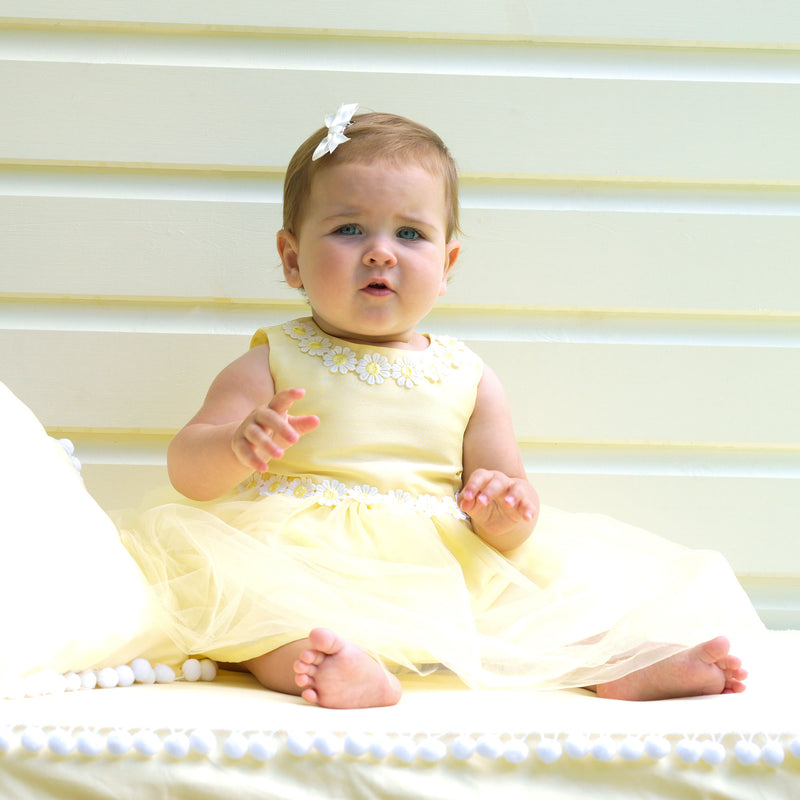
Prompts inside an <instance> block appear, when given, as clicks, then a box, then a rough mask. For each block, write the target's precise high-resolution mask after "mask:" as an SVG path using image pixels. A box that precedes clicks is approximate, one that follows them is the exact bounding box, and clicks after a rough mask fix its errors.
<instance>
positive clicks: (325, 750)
mask: <svg viewBox="0 0 800 800" xmlns="http://www.w3.org/2000/svg"><path fill="white" fill-rule="evenodd" d="M311 746H312V747H313V748H314V749H315V750H316V751H317V752H318V753H319V754H320V755H323V756H325V757H326V758H333V757H334V756H337V755H339V753H341V752H342V740H341V739H340V738H339V737H338V736H336V734H333V733H318V734H317V735H316V736H315V737H314V740H313V741H312V743H311Z"/></svg>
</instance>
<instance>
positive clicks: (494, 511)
mask: <svg viewBox="0 0 800 800" xmlns="http://www.w3.org/2000/svg"><path fill="white" fill-rule="evenodd" d="M458 505H459V508H460V509H461V510H462V511H463V512H464V513H465V514H469V515H470V517H472V523H473V526H474V528H475V531H476V533H478V534H479V535H480V536H482V538H486V539H487V540H489V539H492V540H494V537H502V536H503V535H505V534H510V533H511V532H512V531H513V532H516V533H518V532H519V529H520V528H524V529H526V533H525V537H523V538H527V535H528V534H530V532H531V531H532V530H533V526H534V524H535V522H536V517H537V516H538V514H539V499H538V497H537V495H536V491H535V490H534V488H533V486H531V485H530V483H529V482H528V481H527V480H526V479H525V478H510V477H509V476H508V475H506V474H505V473H503V472H499V471H498V470H486V469H476V470H475V471H474V472H473V473H472V475H470V476H469V479H468V480H467V482H466V484H464V488H463V489H462V490H461V492H460V493H459V495H458ZM512 538H514V539H516V538H517V537H516V536H515V537H512ZM490 543H491V544H493V545H495V546H498V547H499V549H502V550H505V549H508V548H506V547H502V546H501V542H500V541H497V542H495V541H491V542H490ZM512 546H513V545H512Z"/></svg>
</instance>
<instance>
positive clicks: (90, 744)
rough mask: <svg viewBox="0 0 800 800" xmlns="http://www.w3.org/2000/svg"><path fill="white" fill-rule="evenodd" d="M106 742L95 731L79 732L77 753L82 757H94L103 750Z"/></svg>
mask: <svg viewBox="0 0 800 800" xmlns="http://www.w3.org/2000/svg"><path fill="white" fill-rule="evenodd" d="M105 747H106V742H105V739H103V737H102V736H101V735H100V734H99V733H97V732H96V731H81V732H80V733H79V734H78V752H79V753H80V754H81V755H82V756H89V757H92V758H94V757H96V756H99V755H100V753H102V752H103V750H105Z"/></svg>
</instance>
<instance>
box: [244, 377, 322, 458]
mask: <svg viewBox="0 0 800 800" xmlns="http://www.w3.org/2000/svg"><path fill="white" fill-rule="evenodd" d="M305 393H306V392H305V389H284V390H283V391H282V392H278V394H276V395H275V396H274V397H273V398H272V400H270V402H269V403H267V404H266V405H262V406H259V407H258V408H256V409H255V410H253V411H252V412H251V413H250V414H248V416H247V417H246V418H245V420H244V421H243V422H242V424H241V425H239V427H238V428H237V429H236V431H235V432H234V434H233V439H231V449H232V450H233V452H234V455H235V456H236V458H238V459H239V461H241V463H242V464H244V465H245V466H246V467H248V468H249V469H251V470H253V471H255V472H266V470H267V468H268V466H269V461H270V459H273V458H282V457H283V454H284V451H285V450H286V448H287V447H290V446H291V445H293V444H294V443H295V442H296V441H297V440H298V439H299V438H300V437H301V436H302V435H303V434H304V433H308V432H309V431H313V430H314V428H316V427H317V426H318V425H319V417H315V416H313V415H308V416H304V417H293V416H290V414H289V409H290V408H291V407H292V403H294V401H295V400H299V399H300V398H301V397H303V396H304V395H305Z"/></svg>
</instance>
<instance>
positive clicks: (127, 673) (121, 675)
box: [114, 664, 136, 686]
mask: <svg viewBox="0 0 800 800" xmlns="http://www.w3.org/2000/svg"><path fill="white" fill-rule="evenodd" d="M114 672H116V673H117V686H133V684H134V683H136V676H135V675H134V674H133V670H132V669H131V668H130V667H129V666H128V665H127V664H120V665H119V666H118V667H117V668H116V669H115V670H114Z"/></svg>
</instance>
